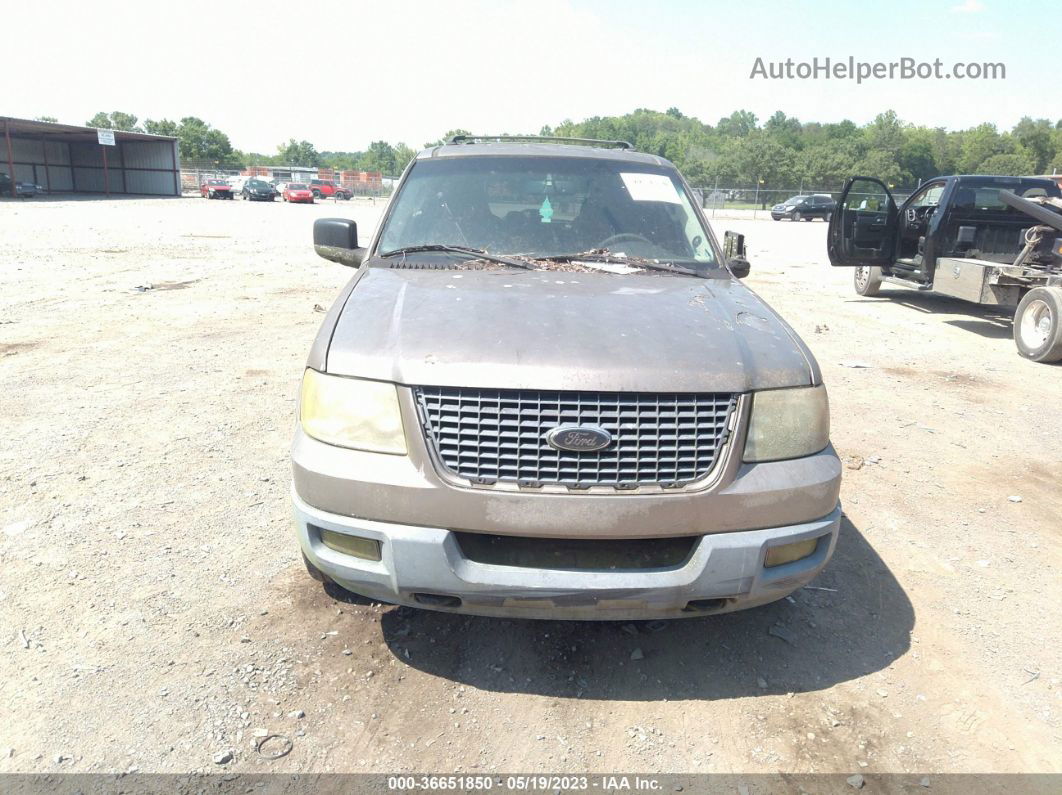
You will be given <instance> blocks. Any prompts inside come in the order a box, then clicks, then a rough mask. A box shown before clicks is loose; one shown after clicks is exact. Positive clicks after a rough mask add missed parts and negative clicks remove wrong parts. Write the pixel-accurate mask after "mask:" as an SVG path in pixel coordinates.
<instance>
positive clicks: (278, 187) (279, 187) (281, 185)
mask: <svg viewBox="0 0 1062 795" xmlns="http://www.w3.org/2000/svg"><path fill="white" fill-rule="evenodd" d="M269 184H270V185H272V186H273V190H274V191H276V194H277V196H283V195H284V189H285V188H286V187H287V186H288V183H286V182H281V181H280V180H274V181H273V182H270V183H269Z"/></svg>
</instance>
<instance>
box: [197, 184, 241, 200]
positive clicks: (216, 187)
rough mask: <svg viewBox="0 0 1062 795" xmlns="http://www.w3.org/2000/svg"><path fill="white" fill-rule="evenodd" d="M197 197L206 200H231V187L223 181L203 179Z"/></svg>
mask: <svg viewBox="0 0 1062 795" xmlns="http://www.w3.org/2000/svg"><path fill="white" fill-rule="evenodd" d="M199 195H200V196H205V197H206V198H208V199H231V198H232V197H233V192H232V186H231V185H230V184H229V183H228V182H226V181H225V180H223V179H205V180H203V183H202V184H201V185H200V186H199Z"/></svg>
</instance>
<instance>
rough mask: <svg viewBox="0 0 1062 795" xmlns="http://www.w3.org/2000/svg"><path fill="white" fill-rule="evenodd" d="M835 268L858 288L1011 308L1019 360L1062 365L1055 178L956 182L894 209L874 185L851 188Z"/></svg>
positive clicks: (835, 233)
mask: <svg viewBox="0 0 1062 795" xmlns="http://www.w3.org/2000/svg"><path fill="white" fill-rule="evenodd" d="M827 250H828V252H829V257H830V264H831V265H835V266H854V267H855V289H856V292H857V293H859V294H860V295H866V296H871V295H876V294H877V293H878V290H879V289H880V287H881V284H882V282H890V283H893V284H900V285H904V286H906V287H911V288H914V289H917V290H932V291H933V292H936V293H940V294H942V295H948V296H952V297H954V298H961V299H964V300H966V301H972V302H974V303H978V304H987V305H992V306H999V307H1014V308H1015V314H1014V342H1015V344H1016V345H1017V348H1018V353H1020V354H1021V355H1022V356H1024V357H1025V358H1027V359H1031V360H1033V361H1036V362H1055V361H1060V360H1062V193H1060V191H1059V187H1058V185H1057V184H1056V183H1055V182H1054V181H1053V180H1049V179H1037V178H1034V177H995V176H952V177H938V178H936V179H932V180H929V181H928V182H926V183H925V184H923V185H921V186H920V187H919V188H918V190H916V191H915V192H914V193H912V194H911V195H910V196H909V197H907V199H906V200H905V201H904V202H903V203H902V204H900V205H897V203H896V202H895V200H894V199H893V197H892V194H891V193H890V192H889V189H888V188H887V187H886V186H885V184H884V183H883V182H882V181H881V180H878V179H874V178H872V177H852V178H850V179H849V180H848V181H847V182H846V183H845V187H844V192H843V193H842V195H841V199H840V201H839V202H838V205H837V212H835V213H834V214H833V217H832V218H831V219H830V228H829V231H828V232H827Z"/></svg>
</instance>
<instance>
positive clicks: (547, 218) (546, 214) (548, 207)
mask: <svg viewBox="0 0 1062 795" xmlns="http://www.w3.org/2000/svg"><path fill="white" fill-rule="evenodd" d="M538 214H539V215H540V216H541V217H542V223H544V224H548V223H552V221H553V205H552V204H550V203H549V196H547V197H546V198H545V199H543V200H542V206H541V207H539V208H538Z"/></svg>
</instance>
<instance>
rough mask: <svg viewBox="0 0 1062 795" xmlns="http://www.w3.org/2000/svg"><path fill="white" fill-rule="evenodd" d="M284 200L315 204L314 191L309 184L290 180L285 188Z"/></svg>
mask: <svg viewBox="0 0 1062 795" xmlns="http://www.w3.org/2000/svg"><path fill="white" fill-rule="evenodd" d="M284 201H286V202H302V203H304V204H313V203H314V195H313V191H311V190H310V188H309V186H307V185H306V184H304V183H302V182H289V183H288V184H287V186H286V187H285V188H284Z"/></svg>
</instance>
